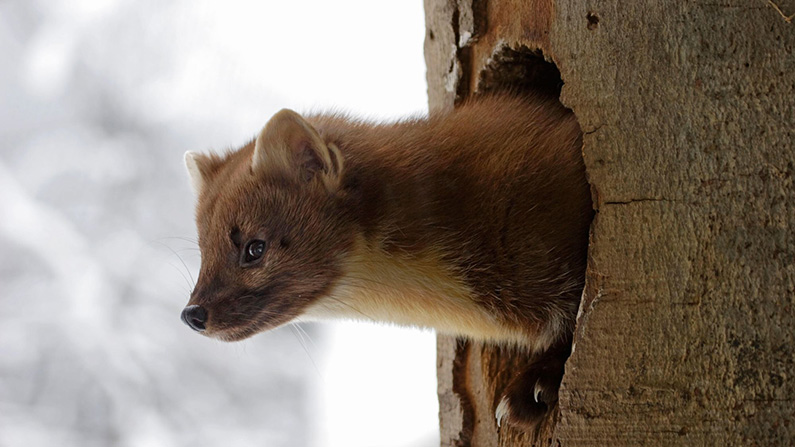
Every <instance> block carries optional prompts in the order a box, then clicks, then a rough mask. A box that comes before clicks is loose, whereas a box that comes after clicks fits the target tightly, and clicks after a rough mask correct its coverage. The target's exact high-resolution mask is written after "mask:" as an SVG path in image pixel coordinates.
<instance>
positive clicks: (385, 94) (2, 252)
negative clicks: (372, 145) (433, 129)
mask: <svg viewBox="0 0 795 447" xmlns="http://www.w3.org/2000/svg"><path fill="white" fill-rule="evenodd" d="M423 35H424V23H423V12H422V2H421V1H419V0H415V1H405V2H394V1H391V2H385V1H383V2H382V1H375V0H359V1H347V0H346V1H340V0H338V1H334V2H329V1H317V2H309V1H283V0H278V1H260V2H251V1H244V0H234V1H229V0H227V1H223V2H221V1H209V0H200V1H197V0H191V1H187V0H180V1H168V2H163V1H154V0H135V1H133V0H79V1H78V0H71V1H68V2H67V1H60V0H6V1H0V54H2V64H0V447H12V446H13V447H16V446H24V447H38V446H47V447H51V446H80V447H91V446H103V447H105V446H191V447H195V446H268V447H279V446H290V447H300V446H345V447H356V446H373V447H374V446H411V447H424V446H435V445H438V435H437V434H436V431H437V411H438V409H437V404H436V398H435V391H436V383H435V353H434V348H435V345H434V337H433V335H432V334H431V333H427V332H426V333H422V332H418V331H411V330H402V329H396V328H384V327H376V326H372V325H364V324H351V323H348V324H344V323H337V324H324V325H303V326H302V327H300V328H298V327H292V326H290V327H286V328H282V329H280V330H277V331H274V332H271V333H267V334H261V335H259V336H257V337H254V338H253V339H251V340H248V341H245V342H242V343H238V344H223V343H221V342H216V341H212V340H209V339H206V338H204V337H200V336H198V335H196V334H194V333H192V332H191V331H190V330H189V329H187V328H186V327H185V326H184V325H183V324H182V323H181V322H180V320H179V313H180V311H181V309H182V307H183V306H184V305H185V303H186V302H187V299H188V294H189V291H190V288H191V281H192V278H195V275H196V272H197V271H198V265H199V255H198V251H197V250H196V245H195V243H194V242H193V241H194V240H195V237H196V236H195V229H194V224H193V205H194V203H193V200H194V199H193V196H192V194H191V192H190V190H189V188H188V182H187V178H186V174H185V172H184V168H183V165H182V154H183V153H184V152H185V151H186V150H199V151H205V150H211V149H215V150H223V149H226V148H229V147H233V146H238V145H240V144H242V143H244V142H246V141H248V140H250V139H251V138H252V137H253V136H254V134H255V133H256V132H257V131H258V130H259V129H260V128H261V126H262V125H263V124H264V123H265V121H266V120H267V119H268V118H269V117H270V116H271V115H272V114H273V113H274V112H275V111H277V110H278V109H280V108H282V107H290V108H294V109H297V110H299V111H300V110H309V109H324V108H331V107H334V108H339V109H344V110H349V111H352V112H354V113H356V114H359V115H364V116H369V117H373V118H378V119H384V118H388V117H395V116H400V115H406V114H410V113H416V112H424V110H425V108H426V94H425V81H424V72H425V69H424V62H423V58H422V40H423Z"/></svg>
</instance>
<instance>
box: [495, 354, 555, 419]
mask: <svg viewBox="0 0 795 447" xmlns="http://www.w3.org/2000/svg"><path fill="white" fill-rule="evenodd" d="M565 361H566V359H565V357H564V358H562V359H560V358H550V357H548V356H544V357H543V358H541V359H539V360H538V361H537V362H534V363H533V364H531V365H530V366H529V367H528V368H527V369H526V370H525V371H523V372H522V373H520V374H519V375H517V376H516V377H514V379H513V380H512V381H511V382H510V383H509V384H508V386H507V387H506V388H505V392H504V393H503V395H502V399H501V400H500V403H499V404H498V405H497V410H496V411H495V416H496V418H497V426H502V425H503V424H507V425H511V426H514V427H517V428H520V429H523V430H525V431H531V430H534V429H535V428H536V427H538V425H539V424H540V423H541V421H543V420H544V418H546V417H547V414H549V412H550V411H552V410H553V409H554V408H555V405H557V403H558V388H560V382H561V380H562V379H563V365H564V363H565Z"/></svg>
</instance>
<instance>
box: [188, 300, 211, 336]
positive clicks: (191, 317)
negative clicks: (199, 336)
mask: <svg viewBox="0 0 795 447" xmlns="http://www.w3.org/2000/svg"><path fill="white" fill-rule="evenodd" d="M182 322H183V323H185V324H187V325H188V327H189V328H191V329H193V330H194V331H196V332H204V329H205V327H204V323H206V322H207V311H206V310H204V308H203V307H201V306H188V307H186V308H185V309H183V310H182Z"/></svg>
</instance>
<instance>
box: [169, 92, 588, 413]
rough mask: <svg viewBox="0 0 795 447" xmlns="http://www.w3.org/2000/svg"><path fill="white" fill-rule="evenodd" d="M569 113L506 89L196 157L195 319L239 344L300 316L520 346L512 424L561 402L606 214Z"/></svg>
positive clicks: (508, 407)
mask: <svg viewBox="0 0 795 447" xmlns="http://www.w3.org/2000/svg"><path fill="white" fill-rule="evenodd" d="M581 149H582V134H581V131H580V128H579V125H578V124H577V122H576V120H575V118H574V116H573V114H572V113H571V111H569V110H567V109H565V108H564V107H563V106H562V105H561V104H560V103H559V102H558V101H557V100H556V99H553V98H546V97H542V96H533V95H529V96H516V95H492V96H487V97H482V98H479V99H476V100H472V101H470V102H468V103H465V104H463V105H461V106H460V107H458V108H456V109H455V110H453V111H451V112H449V113H438V114H436V113H431V114H430V116H429V117H425V118H411V119H406V120H403V121H399V122H395V123H389V124H372V123H367V122H363V121H360V120H356V119H351V118H349V117H346V116H344V115H340V114H328V115H323V114H320V115H311V116H306V117H302V116H301V115H299V114H297V113H295V112H293V111H291V110H287V109H284V110H281V111H280V112H278V113H276V115H274V116H273V117H272V118H271V119H270V120H269V121H268V122H267V124H266V125H265V127H264V128H263V129H262V131H261V132H260V133H259V135H258V136H257V137H256V139H255V140H254V141H252V142H250V143H249V144H247V145H245V146H243V147H242V148H240V149H239V150H236V151H232V152H228V153H226V154H224V155H216V154H197V153H193V152H188V153H186V154H185V162H186V164H187V168H188V172H189V174H190V178H191V184H192V186H193V188H194V190H195V191H196V193H197V195H198V205H197V210H196V223H197V226H198V234H199V247H200V249H201V255H202V262H201V270H200V273H199V279H198V282H197V284H196V287H195V289H194V290H193V293H192V294H191V297H190V301H189V303H188V306H187V307H186V308H185V309H184V311H183V312H182V320H183V321H184V322H185V323H186V324H187V325H188V326H190V327H191V328H192V329H194V330H196V331H198V332H201V333H202V334H204V335H207V336H211V337H215V338H217V339H221V340H226V341H235V340H242V339H244V338H246V337H250V336H252V335H254V334H256V333H258V332H261V331H265V330H269V329H273V328H276V327H278V326H281V325H283V324H285V323H288V322H290V321H292V320H295V319H298V318H303V319H312V318H353V319H363V320H373V321H385V322H392V323H397V324H400V325H405V326H416V327H425V328H434V329H436V330H437V331H438V332H440V333H446V334H454V335H461V336H466V337H469V338H471V339H476V340H484V341H486V342H492V343H495V344H500V345H511V346H517V347H519V348H520V349H523V350H525V351H526V352H527V354H528V355H533V356H535V357H536V358H537V361H535V362H533V363H532V366H530V367H529V368H528V369H527V370H526V371H522V372H520V373H519V374H517V376H516V378H515V379H514V380H513V382H511V384H509V385H508V387H507V388H506V390H505V392H504V394H503V397H502V400H501V402H500V404H499V406H498V408H497V415H496V416H497V418H498V422H500V421H501V422H507V423H511V424H514V425H516V426H520V427H533V426H535V425H536V424H537V423H538V422H539V421H540V419H541V418H542V417H543V416H544V414H545V412H547V411H548V410H549V409H550V408H552V406H553V405H554V404H555V403H556V402H557V389H558V387H559V385H560V381H561V378H562V376H563V364H564V362H565V360H566V357H567V356H568V354H569V352H570V344H571V334H572V330H573V326H574V320H575V316H576V312H577V308H578V305H579V299H580V295H581V292H582V289H583V282H584V276H585V263H586V251H587V244H588V227H589V225H590V222H591V219H592V216H593V210H592V206H591V198H590V190H589V186H588V183H587V181H586V178H585V169H584V166H583V160H582V154H581Z"/></svg>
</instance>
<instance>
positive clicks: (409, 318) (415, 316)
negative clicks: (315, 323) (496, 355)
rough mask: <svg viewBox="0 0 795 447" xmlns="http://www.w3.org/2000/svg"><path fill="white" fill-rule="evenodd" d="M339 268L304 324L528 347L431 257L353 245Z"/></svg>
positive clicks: (435, 256) (523, 336) (524, 339)
mask: <svg viewBox="0 0 795 447" xmlns="http://www.w3.org/2000/svg"><path fill="white" fill-rule="evenodd" d="M343 265H344V269H343V271H344V274H343V276H342V278H341V279H340V280H339V281H338V283H337V284H336V285H335V287H334V288H333V289H332V291H331V292H330V293H329V295H328V296H326V297H323V298H321V299H320V300H318V302H316V303H315V304H314V305H313V306H311V307H310V308H309V309H308V310H307V311H306V312H305V314H304V315H303V317H304V318H308V319H315V318H351V319H357V320H369V321H381V322H391V323H396V324H399V325H404V326H415V327H424V328H434V329H436V330H437V331H439V332H441V333H447V334H455V335H466V336H468V337H470V338H473V339H479V340H489V341H496V342H503V343H505V342H507V343H511V344H514V343H515V344H519V345H526V344H528V342H530V340H528V335H527V332H524V333H523V332H522V331H519V330H517V328H512V327H509V326H508V325H506V324H504V323H502V322H500V321H499V320H498V319H497V318H496V317H495V316H494V315H491V314H490V313H489V312H487V310H486V309H484V308H482V307H480V306H478V305H477V304H476V303H475V301H474V300H473V299H472V292H471V291H470V290H469V288H468V287H467V286H466V285H465V284H463V282H462V281H461V280H459V279H458V278H457V277H456V276H455V274H454V272H453V270H452V269H450V268H448V267H446V266H444V265H443V264H442V262H441V260H440V256H439V255H438V254H437V253H434V252H433V251H427V252H425V253H422V254H420V255H415V256H412V257H402V256H394V255H391V254H389V253H386V252H384V251H383V250H381V249H378V248H375V249H373V248H368V247H367V246H366V244H365V243H364V242H363V241H358V242H357V244H355V249H354V250H353V251H352V253H350V254H349V255H348V257H347V259H346V260H345V261H344V264H343Z"/></svg>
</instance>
